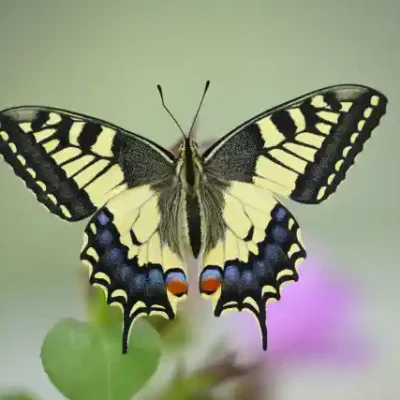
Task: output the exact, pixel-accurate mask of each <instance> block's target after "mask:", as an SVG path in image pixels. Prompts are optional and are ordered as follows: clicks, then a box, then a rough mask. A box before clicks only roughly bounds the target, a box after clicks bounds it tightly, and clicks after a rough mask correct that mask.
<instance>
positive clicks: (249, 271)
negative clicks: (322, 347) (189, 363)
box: [199, 182, 306, 350]
mask: <svg viewBox="0 0 400 400" xmlns="http://www.w3.org/2000/svg"><path fill="white" fill-rule="evenodd" d="M215 190H217V189H216V188H215ZM223 203H224V206H223V215H218V214H217V215H215V216H214V218H215V223H216V224H220V225H221V226H222V227H223V228H222V229H221V230H220V232H222V234H221V235H220V237H219V238H218V241H217V242H216V244H215V245H214V246H212V247H211V248H209V249H208V250H207V251H206V253H205V255H204V260H203V265H204V267H203V270H202V272H201V275H200V281H199V285H200V292H201V293H202V295H203V296H204V297H206V298H210V299H211V300H212V303H213V308H214V313H215V316H217V317H219V316H220V315H222V314H224V313H225V312H228V311H242V310H247V311H250V312H251V313H252V314H253V315H254V316H255V317H256V319H257V320H258V323H259V325H260V328H261V336H262V346H263V348H264V350H266V349H267V327H266V310H265V306H266V302H267V301H268V300H270V299H276V300H279V299H280V295H281V286H282V284H283V283H284V282H287V281H297V280H298V272H297V269H296V268H297V265H298V263H299V262H300V261H301V260H302V259H304V258H305V257H306V252H305V250H304V247H303V245H302V242H301V237H300V229H299V225H298V223H297V222H296V220H295V219H294V217H293V216H292V215H291V214H290V213H289V211H288V210H287V209H286V208H285V207H284V206H283V205H282V204H280V203H279V202H278V201H277V200H275V199H274V198H273V197H272V196H271V195H270V194H269V193H268V192H267V191H266V190H265V189H263V188H260V187H257V186H255V185H252V184H248V183H242V182H232V183H231V184H230V185H229V187H227V188H225V189H224V191H223Z"/></svg>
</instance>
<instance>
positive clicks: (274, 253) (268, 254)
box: [264, 244, 286, 265]
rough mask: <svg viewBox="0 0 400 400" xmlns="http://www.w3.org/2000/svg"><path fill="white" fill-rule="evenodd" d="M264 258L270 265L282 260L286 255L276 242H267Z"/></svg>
mask: <svg viewBox="0 0 400 400" xmlns="http://www.w3.org/2000/svg"><path fill="white" fill-rule="evenodd" d="M264 258H265V260H267V261H269V262H270V263H271V264H272V265H275V264H277V263H280V262H282V261H283V260H284V259H285V258H286V256H285V253H284V252H283V250H282V249H281V248H280V246H278V245H277V244H267V245H266V246H265V249H264Z"/></svg>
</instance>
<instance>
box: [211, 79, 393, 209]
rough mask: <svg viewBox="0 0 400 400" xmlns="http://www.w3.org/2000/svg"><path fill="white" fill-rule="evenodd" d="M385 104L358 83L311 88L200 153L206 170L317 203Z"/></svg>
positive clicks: (343, 172)
mask: <svg viewBox="0 0 400 400" xmlns="http://www.w3.org/2000/svg"><path fill="white" fill-rule="evenodd" d="M386 104H387V98H386V97H385V96H384V95H383V94H381V93H379V92H378V91H376V90H374V89H371V88H368V87H365V86H360V85H339V86H331V87H327V88H324V89H321V90H317V91H314V92H311V93H309V94H306V95H304V96H302V97H299V98H297V99H294V100H291V101H289V102H287V103H284V104H282V105H280V106H278V107H275V108H273V109H271V110H268V111H265V112H263V113H261V114H259V115H257V116H255V117H254V118H252V119H251V120H249V121H247V122H245V123H244V124H242V125H241V126H239V127H237V128H236V129H234V130H233V131H231V132H230V133H228V134H227V135H225V136H224V137H223V138H222V139H220V140H219V141H218V142H216V143H215V144H214V145H213V146H211V147H210V148H209V149H208V150H207V151H206V152H205V153H204V155H203V159H204V162H205V164H206V170H208V172H209V173H212V174H213V175H216V176H219V177H220V178H221V179H222V180H228V181H231V180H232V181H241V182H253V183H254V184H256V185H259V186H262V187H266V188H268V189H270V190H272V191H274V192H276V193H279V194H281V195H284V196H286V197H289V198H291V199H292V200H295V201H298V202H301V203H310V204H311V203H314V204H315V203H320V202H322V201H324V200H325V199H327V198H328V197H329V196H330V195H331V194H332V193H333V192H334V191H335V190H336V188H337V187H338V185H339V184H340V182H342V181H343V180H344V178H345V175H346V172H347V171H348V169H349V168H350V167H351V165H352V164H353V163H354V159H355V157H356V156H357V154H358V153H359V152H360V151H361V150H362V148H363V145H364V143H365V142H366V141H367V139H368V138H369V137H370V136H371V132H372V130H373V129H374V128H375V127H376V126H377V125H378V124H379V121H380V119H381V117H382V116H383V115H384V114H385V111H386Z"/></svg>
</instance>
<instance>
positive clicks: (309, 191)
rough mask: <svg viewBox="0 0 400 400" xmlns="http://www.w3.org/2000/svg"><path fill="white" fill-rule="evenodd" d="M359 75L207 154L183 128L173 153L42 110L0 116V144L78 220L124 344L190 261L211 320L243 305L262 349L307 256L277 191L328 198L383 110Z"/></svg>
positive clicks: (84, 252)
mask: <svg viewBox="0 0 400 400" xmlns="http://www.w3.org/2000/svg"><path fill="white" fill-rule="evenodd" d="M386 104H387V99H386V97H385V96H384V95H383V94H381V93H380V92H378V91H376V90H374V89H372V88H369V87H366V86H361V85H338V86H331V87H327V88H323V89H320V90H317V91H314V92H310V93H308V94H306V95H304V96H301V97H298V98H296V99H293V100H291V101H289V102H286V103H283V104H281V105H280V106H277V107H275V108H272V109H270V110H267V111H265V112H262V113H260V114H258V115H256V116H255V117H253V118H251V119H250V120H248V121H246V122H245V123H243V124H242V125H240V126H238V127H237V128H235V129H233V130H232V131H231V132H229V133H227V134H226V135H224V136H223V137H222V138H221V139H220V140H218V141H217V142H216V143H214V144H213V145H212V146H211V147H210V148H208V149H207V150H206V151H205V152H204V153H202V154H200V153H199V150H198V147H197V144H196V143H195V141H194V140H193V138H192V136H191V135H190V134H189V135H188V136H187V137H185V138H184V139H183V140H182V143H181V146H180V148H179V151H178V155H177V156H174V155H172V154H171V153H170V152H169V151H167V150H165V149H163V148H162V147H161V146H159V145H157V144H156V143H154V142H153V141H151V140H149V139H147V138H145V137H143V136H140V135H137V134H134V133H132V132H129V131H126V130H124V129H122V128H120V127H118V126H116V125H114V124H111V123H109V122H107V121H104V120H100V119H98V118H94V117H91V116H87V115H84V114H79V113H75V112H72V111H67V110H61V109H56V108H51V107H41V106H22V107H13V108H9V109H6V110H3V111H1V112H0V154H2V156H3V158H4V160H5V161H6V162H7V163H8V164H9V165H10V166H11V167H12V168H13V170H14V172H15V173H16V174H17V175H18V176H19V177H20V178H21V179H23V180H24V182H25V183H26V185H27V187H28V188H29V189H30V190H31V191H32V192H33V193H34V194H35V195H36V198H37V200H38V201H39V202H40V203H42V204H43V205H44V206H45V207H46V208H47V209H48V210H49V211H50V212H52V213H53V214H55V215H58V216H59V217H61V218H62V219H64V220H66V221H69V222H74V221H79V220H82V219H86V218H89V220H88V223H87V225H86V228H85V231H84V239H83V246H82V249H81V260H82V262H83V263H85V264H86V265H87V266H88V267H89V281H90V283H91V284H92V285H96V286H100V287H101V288H102V289H103V290H104V291H105V293H106V300H107V303H108V304H110V305H116V306H119V307H120V308H121V309H122V312H123V326H124V328H123V352H126V351H127V348H128V338H129V333H130V329H131V327H132V326H133V324H134V322H135V321H136V320H137V318H139V317H142V316H146V315H161V316H163V317H165V318H168V319H173V318H174V317H175V315H176V312H177V307H178V303H179V302H180V301H182V300H184V299H185V298H186V297H187V295H188V293H189V285H188V271H187V260H188V257H191V258H194V259H196V260H197V261H198V263H199V265H200V273H199V279H198V289H199V290H200V292H201V294H202V295H203V297H205V298H207V299H210V300H211V302H212V305H213V310H214V314H215V315H216V316H217V317H218V316H221V315H223V314H224V313H226V312H230V311H237V310H239V311H242V310H246V311H249V312H251V313H252V314H253V315H254V316H255V317H256V319H257V321H258V323H259V326H260V332H261V337H262V346H263V348H264V349H266V348H267V328H266V308H265V305H266V303H267V302H268V301H270V300H279V299H280V297H281V288H282V285H283V284H284V283H285V282H288V281H297V280H298V278H299V274H298V270H297V267H298V264H299V263H300V262H301V261H302V260H303V259H304V258H305V257H306V251H305V248H304V244H303V243H302V240H301V235H300V228H299V224H298V222H297V220H296V219H295V217H294V216H293V215H292V214H291V213H290V211H289V210H288V209H287V208H286V207H285V206H283V205H282V204H281V203H280V202H279V201H278V199H277V197H276V195H280V196H284V197H286V198H289V199H292V200H294V201H297V202H300V203H304V204H318V203H321V202H323V201H325V200H326V199H327V198H328V197H329V196H330V195H331V194H332V193H333V192H334V191H335V190H336V189H337V187H338V185H339V184H340V183H341V182H342V181H343V180H344V179H345V177H346V173H347V171H348V170H349V168H350V167H351V165H352V164H353V163H354V160H355V157H356V156H357V155H358V154H359V153H360V151H361V150H362V148H363V145H364V143H365V142H366V141H367V140H368V138H369V137H370V135H371V132H372V131H373V129H375V128H376V126H377V125H378V124H379V121H380V119H381V117H382V116H383V115H384V113H385V112H386Z"/></svg>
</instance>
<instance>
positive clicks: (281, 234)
mask: <svg viewBox="0 0 400 400" xmlns="http://www.w3.org/2000/svg"><path fill="white" fill-rule="evenodd" d="M269 234H270V235H271V236H270V239H271V241H272V242H274V243H278V244H284V243H285V242H286V241H287V240H288V236H289V232H288V231H287V229H285V228H284V227H283V226H281V225H275V226H274V227H273V228H272V229H271V230H270V232H269Z"/></svg>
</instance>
